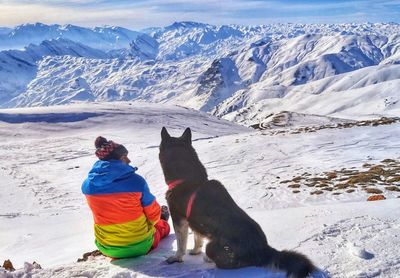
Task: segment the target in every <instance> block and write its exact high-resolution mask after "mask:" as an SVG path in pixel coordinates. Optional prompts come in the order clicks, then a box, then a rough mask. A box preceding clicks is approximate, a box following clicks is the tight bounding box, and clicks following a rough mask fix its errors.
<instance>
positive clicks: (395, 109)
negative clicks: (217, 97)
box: [215, 65, 400, 124]
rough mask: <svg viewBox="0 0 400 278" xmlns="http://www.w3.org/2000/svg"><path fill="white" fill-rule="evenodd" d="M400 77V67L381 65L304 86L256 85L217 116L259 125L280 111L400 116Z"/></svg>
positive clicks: (219, 109) (230, 101)
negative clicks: (399, 92) (399, 87)
mask: <svg viewBox="0 0 400 278" xmlns="http://www.w3.org/2000/svg"><path fill="white" fill-rule="evenodd" d="M399 78H400V67H399V65H381V66H374V67H369V68H366V69H360V70H357V71H354V72H351V73H347V74H341V75H335V76H333V77H329V78H324V79H321V80H318V81H314V82H310V83H307V84H305V85H302V86H289V87H285V86H273V87H268V86H267V87H264V86H263V84H256V85H254V86H252V88H251V89H250V90H246V91H238V92H237V93H236V94H235V95H234V96H232V97H231V98H229V99H227V100H226V101H225V103H222V104H221V105H220V106H218V107H217V108H216V109H215V114H216V115H219V116H223V117H224V118H225V119H228V120H233V121H236V122H241V123H244V124H254V123H257V122H258V121H262V120H263V119H264V118H265V117H266V116H268V115H270V114H271V113H277V112H280V111H294V112H299V113H306V114H317V115H329V116H334V117H342V118H354V119H357V118H371V117H375V118H376V117H379V116H398V115H399V112H400V111H399V102H398V101H399V96H398V90H397V88H398V86H399V84H400V83H399Z"/></svg>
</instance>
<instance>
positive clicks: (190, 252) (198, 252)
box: [189, 248, 201, 255]
mask: <svg viewBox="0 0 400 278" xmlns="http://www.w3.org/2000/svg"><path fill="white" fill-rule="evenodd" d="M200 253H201V248H197V249H196V248H193V249H192V250H190V251H189V254H190V255H198V254H200Z"/></svg>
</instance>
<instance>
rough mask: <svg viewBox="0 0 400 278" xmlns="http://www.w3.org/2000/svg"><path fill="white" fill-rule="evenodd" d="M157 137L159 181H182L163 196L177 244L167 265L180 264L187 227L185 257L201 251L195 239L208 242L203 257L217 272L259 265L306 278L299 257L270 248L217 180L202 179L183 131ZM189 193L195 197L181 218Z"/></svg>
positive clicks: (304, 261)
mask: <svg viewBox="0 0 400 278" xmlns="http://www.w3.org/2000/svg"><path fill="white" fill-rule="evenodd" d="M161 137H162V141H161V144H160V154H159V158H160V163H161V167H162V169H163V172H164V177H165V181H166V182H167V183H170V182H171V181H174V180H183V183H181V184H179V185H177V186H176V187H174V188H173V189H171V190H168V191H167V194H166V198H167V202H168V205H169V208H170V212H171V217H172V221H173V224H174V229H175V233H176V235H177V240H178V251H177V254H176V255H175V256H172V257H170V258H169V259H168V260H167V261H168V262H169V263H173V262H182V257H183V255H184V254H185V251H186V241H187V229H188V226H189V227H190V228H191V229H192V230H193V232H194V233H195V250H192V252H191V254H198V253H200V252H201V246H202V240H201V237H205V238H208V239H209V242H208V244H207V246H206V255H207V256H208V257H209V258H210V259H211V260H212V261H214V262H215V264H216V265H217V267H219V268H239V267H246V266H264V267H270V268H273V269H277V270H281V271H285V272H286V274H287V276H288V277H307V276H308V275H309V274H310V273H311V272H313V271H314V270H315V269H316V268H315V266H314V265H313V264H312V262H311V261H310V260H309V259H308V258H307V257H306V256H304V255H302V254H300V253H297V252H294V251H277V250H276V249H274V248H272V247H270V246H269V245H268V243H267V238H266V236H265V234H264V232H263V231H262V229H261V227H260V226H259V225H258V224H257V223H256V222H255V221H254V220H253V219H252V218H250V217H249V216H248V215H247V214H246V213H245V212H244V211H243V210H242V209H241V208H240V207H239V206H238V205H237V204H236V203H235V201H234V200H233V199H232V197H231V196H230V195H229V193H228V191H227V190H226V189H225V187H224V186H223V185H222V184H221V183H220V182H219V181H216V180H208V178H207V172H206V169H205V168H204V166H203V165H202V164H201V162H200V160H199V158H198V156H197V154H196V151H195V150H194V148H193V147H192V140H191V131H190V129H189V128H187V129H186V130H185V132H184V133H183V135H182V136H181V137H179V138H175V137H171V136H170V135H169V134H168V131H167V130H166V128H165V127H163V129H162V131H161ZM193 192H196V197H195V199H194V202H193V206H192V211H191V214H190V216H189V218H188V219H186V208H187V204H188V201H189V198H190V196H191V195H192V193H193ZM196 240H197V242H196Z"/></svg>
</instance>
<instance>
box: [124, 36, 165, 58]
mask: <svg viewBox="0 0 400 278" xmlns="http://www.w3.org/2000/svg"><path fill="white" fill-rule="evenodd" d="M158 47H159V43H158V42H157V41H156V40H155V39H154V38H152V37H150V36H149V35H146V34H140V35H138V36H137V37H136V39H134V40H133V41H132V42H131V44H130V48H131V50H130V54H131V55H132V56H133V57H138V58H139V59H141V60H154V59H156V57H157V54H158Z"/></svg>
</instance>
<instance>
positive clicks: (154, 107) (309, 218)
mask: <svg viewBox="0 0 400 278" xmlns="http://www.w3.org/2000/svg"><path fill="white" fill-rule="evenodd" d="M337 121H338V120H337V119H333V118H323V117H307V116H306V115H294V114H293V115H292V116H291V120H290V123H291V127H290V128H289V130H290V129H292V128H295V127H296V126H302V125H311V124H313V125H318V124H321V125H326V124H327V123H336V122H337ZM340 121H341V120H340ZM340 121H339V122H340ZM162 126H167V127H168V130H169V131H170V132H171V134H172V135H174V136H179V135H180V134H181V133H182V132H183V130H184V129H185V128H186V127H187V126H190V127H191V128H192V130H193V132H194V134H193V139H194V140H193V145H194V147H195V148H196V150H197V152H198V154H199V157H200V159H201V160H202V162H203V163H204V165H205V167H206V168H207V171H208V174H209V177H210V178H214V179H218V180H220V181H221V182H222V183H223V184H225V186H226V188H227V190H228V191H229V192H230V194H231V195H232V197H233V198H234V199H235V201H236V202H237V203H238V204H239V205H240V207H242V208H243V209H244V210H245V211H246V212H247V213H249V214H250V215H251V216H252V217H253V218H254V219H255V220H256V221H257V222H258V223H259V224H260V225H261V227H262V229H263V230H264V232H265V233H266V235H267V238H268V242H269V243H270V244H271V245H272V246H274V247H275V248H278V249H294V250H297V251H300V252H303V253H305V254H307V255H308V256H309V257H310V258H311V259H312V260H313V261H314V262H315V264H316V265H317V266H318V267H320V268H321V269H322V270H323V271H324V273H325V274H326V275H331V276H332V277H376V276H380V277H385V278H386V277H393V278H394V277H397V276H398V273H399V271H400V262H399V260H398V250H399V248H400V238H399V236H398V235H399V232H400V202H399V201H398V200H399V199H398V196H399V192H398V191H389V190H386V189H385V188H384V185H381V182H379V183H378V184H376V185H375V186H376V187H377V189H379V188H380V189H381V190H384V194H385V196H386V198H387V200H385V201H377V202H367V201H366V199H367V198H368V196H369V195H370V194H369V193H367V192H366V191H365V190H364V189H363V188H362V187H361V186H360V187H359V188H354V189H353V192H352V193H350V191H349V192H346V191H344V190H345V189H344V190H342V189H340V190H339V189H338V190H334V191H326V192H325V193H323V194H320V195H317V194H310V193H312V192H313V191H314V190H315V189H316V188H317V187H316V185H315V187H308V186H306V185H302V186H300V185H299V186H300V187H298V188H295V189H298V190H297V191H298V192H297V193H294V192H293V188H290V187H288V184H287V183H286V182H285V180H288V179H292V178H293V177H297V176H305V177H310V178H313V177H314V176H318V175H325V174H326V173H328V172H332V171H335V170H338V171H339V172H340V169H344V168H346V169H348V170H347V172H348V171H349V170H350V169H351V170H360V171H361V170H362V169H363V167H364V166H363V165H364V164H365V163H369V164H370V165H373V164H379V165H383V163H382V162H381V161H383V160H384V159H389V158H390V159H393V161H396V160H397V161H399V159H400V152H399V150H400V143H399V140H398V138H399V135H400V133H399V131H400V129H399V127H400V124H399V123H394V124H392V125H383V126H376V127H373V126H363V127H361V126H354V127H352V128H346V129H323V130H319V131H317V132H314V133H300V134H298V133H297V134H295V133H285V134H275V135H274V134H273V133H269V131H267V130H266V131H255V130H254V129H250V128H246V127H243V126H240V125H236V124H234V123H231V122H228V121H224V120H220V119H217V118H214V117H212V116H210V115H208V114H206V113H200V112H198V111H195V110H192V109H187V108H183V107H176V106H171V105H166V104H163V105H160V104H148V103H129V102H113V103H92V104H74V105H65V106H57V107H40V108H17V109H5V110H2V111H1V113H0V139H1V140H0V155H1V157H2V164H1V167H0V200H1V202H0V212H1V213H0V260H1V261H3V260H5V259H11V261H12V262H13V263H14V265H15V267H16V268H17V269H18V270H17V271H16V272H13V273H8V274H6V273H5V272H4V270H3V269H1V268H0V277H1V278H3V277H13V278H14V277H22V276H23V275H24V274H27V275H32V277H63V278H67V277H82V276H84V277H90V278H92V277H281V278H283V277H284V275H283V274H282V273H274V272H271V271H270V270H266V269H262V268H255V267H251V268H244V269H240V270H218V269H216V268H215V265H213V264H210V263H205V262H203V259H202V256H201V255H199V256H190V255H187V256H185V262H184V263H182V264H174V265H168V264H166V263H165V262H164V261H165V259H166V258H167V257H168V256H170V255H171V254H173V252H174V250H176V241H175V236H174V234H172V235H171V236H169V237H168V238H167V239H166V240H164V241H162V243H161V245H160V247H159V248H158V249H157V250H156V251H154V252H152V253H151V254H149V255H148V256H145V257H140V258H134V259H127V260H120V261H116V262H110V260H109V259H107V258H102V257H96V258H92V259H91V260H89V261H88V262H85V263H74V262H75V261H76V259H77V258H79V257H80V256H81V255H82V254H83V253H84V252H87V251H91V250H94V249H95V248H96V247H95V245H94V239H93V231H92V228H93V224H92V223H93V222H92V221H93V220H92V216H91V214H90V210H89V208H88V206H87V204H86V202H85V198H84V196H83V195H82V193H81V192H80V185H81V182H82V180H83V179H84V178H85V176H86V175H87V172H88V171H89V170H90V168H91V166H92V164H93V163H94V162H95V160H96V158H95V155H94V146H93V144H94V139H95V138H96V136H98V135H103V136H105V137H106V138H109V139H112V140H115V141H116V142H120V143H123V144H124V145H125V146H126V147H127V148H128V149H129V155H130V157H131V160H132V161H133V162H132V163H133V164H134V165H135V166H137V167H139V170H138V173H139V174H141V175H142V176H144V177H145V178H146V180H147V181H148V183H149V186H150V188H151V191H152V192H153V193H154V194H155V195H156V197H157V199H158V200H159V201H160V203H162V204H165V191H166V189H167V186H166V184H165V182H164V179H163V174H162V170H161V167H160V165H159V162H158V145H159V143H160V130H161V127H162ZM293 130H294V129H293ZM390 163H394V162H390ZM397 167H398V166H397ZM339 172H338V173H339ZM338 178H339V177H338ZM381 181H382V180H381ZM370 186H371V185H370ZM394 187H395V188H396V187H397V188H400V185H399V183H398V180H397V182H395V185H394ZM318 188H320V187H318ZM350 188H352V187H350ZM336 193H340V194H339V195H338V194H336ZM227 228H229V227H227ZM188 245H189V246H188V247H189V248H191V247H192V246H193V235H190V237H189V244H188ZM203 251H204V250H203ZM33 261H36V262H39V263H40V264H41V265H42V267H44V269H43V270H40V269H35V268H34V266H33V265H31V263H32V262H33ZM24 262H29V263H26V264H25V266H24ZM23 266H24V268H23ZM322 275H323V274H321V273H320V275H319V276H318V275H317V274H316V275H315V276H314V277H322Z"/></svg>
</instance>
